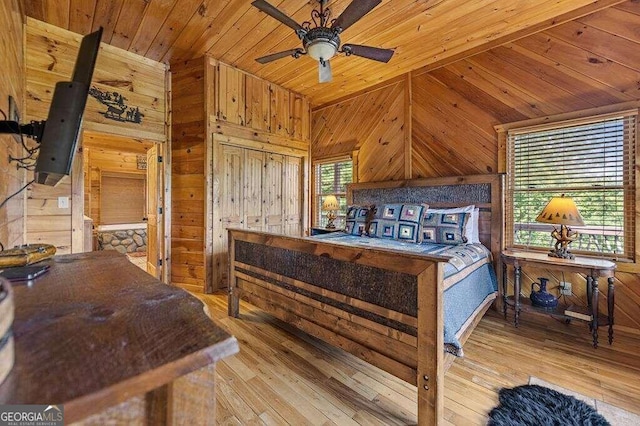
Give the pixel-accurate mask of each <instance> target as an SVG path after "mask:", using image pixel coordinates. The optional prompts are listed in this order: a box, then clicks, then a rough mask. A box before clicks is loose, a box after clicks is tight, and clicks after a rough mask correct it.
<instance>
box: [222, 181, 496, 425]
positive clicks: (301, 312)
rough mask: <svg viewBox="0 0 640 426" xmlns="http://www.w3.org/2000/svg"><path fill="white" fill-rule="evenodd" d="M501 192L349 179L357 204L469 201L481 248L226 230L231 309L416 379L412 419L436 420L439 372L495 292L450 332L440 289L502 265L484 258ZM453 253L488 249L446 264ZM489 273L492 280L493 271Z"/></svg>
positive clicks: (481, 184) (476, 186)
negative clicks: (246, 308)
mask: <svg viewBox="0 0 640 426" xmlns="http://www.w3.org/2000/svg"><path fill="white" fill-rule="evenodd" d="M501 193H502V177H501V176H499V175H476V176H460V177H448V178H431V179H415V180H407V181H390V182H379V183H364V184H353V185H350V187H349V190H348V193H347V199H348V203H349V204H357V205H371V204H375V205H382V204H385V203H387V204H388V203H422V202H427V203H428V204H429V206H430V207H432V208H450V207H461V206H465V205H469V204H473V205H475V206H477V207H478V208H479V220H478V224H479V240H480V242H481V243H482V245H483V246H484V247H486V249H485V248H482V246H480V245H475V244H473V245H468V246H469V247H466V246H449V248H447V247H444V248H443V247H433V246H435V245H433V246H432V247H427V246H431V245H430V244H413V243H402V244H400V243H399V242H395V243H384V242H382V241H381V240H379V239H377V238H366V237H354V236H347V235H341V234H340V233H333V234H325V235H323V236H320V237H299V238H296V237H287V236H283V235H276V234H269V233H263V232H257V231H247V230H229V315H231V316H235V317H237V316H238V315H239V299H240V298H242V299H244V300H247V301H248V302H250V303H252V304H254V305H256V306H257V307H259V308H261V309H263V310H265V311H266V312H268V313H270V314H272V315H274V316H275V317H277V318H279V319H281V320H282V321H285V322H287V323H289V324H292V325H294V326H295V327H297V328H299V329H301V330H303V331H305V332H307V333H309V334H311V335H313V336H316V337H318V338H320V339H322V340H324V341H326V342H327V343H329V344H332V345H334V346H337V347H340V348H342V349H344V350H346V351H348V352H350V353H352V354H354V355H356V356H358V357H359V358H361V359H363V360H365V361H367V362H369V363H371V364H373V365H375V366H377V367H379V368H381V369H383V370H385V371H387V372H389V373H391V374H393V375H395V376H397V377H399V378H401V379H402V380H405V381H407V382H409V383H412V384H414V385H416V386H417V389H418V424H420V425H427V424H437V423H438V422H439V421H440V420H442V418H443V401H444V399H443V389H444V383H443V380H444V373H445V371H446V369H447V368H448V366H449V365H450V364H451V363H452V362H453V361H454V359H455V356H456V355H461V351H462V347H463V344H464V342H465V341H466V339H467V338H468V336H469V334H470V333H471V332H472V330H473V328H474V327H475V325H476V324H477V323H478V322H479V321H480V319H481V318H482V316H483V314H484V313H485V312H486V310H487V309H488V308H489V307H490V306H491V303H492V301H493V299H494V297H495V293H494V292H492V291H488V292H487V293H488V294H486V295H485V296H484V297H482V296H480V297H481V299H482V300H481V301H480V302H478V304H477V306H473V307H471V308H468V309H467V310H469V309H470V310H471V311H472V312H471V315H470V316H469V317H468V318H463V319H459V320H458V323H459V326H460V327H459V328H457V326H455V325H454V326H453V328H452V329H450V330H448V331H447V327H449V326H447V327H445V309H446V310H449V309H450V305H451V303H455V302H451V300H449V299H450V298H449V297H448V296H447V293H446V291H447V290H449V289H454V290H455V289H456V287H457V286H458V284H456V285H453V284H452V282H454V281H455V282H457V281H461V282H464V281H465V278H469V277H471V276H473V275H474V274H478V275H479V274H481V273H482V274H484V275H483V276H486V274H489V275H491V274H492V273H493V271H494V270H499V269H498V268H495V264H494V265H493V266H494V267H493V268H492V267H491V266H490V265H491V263H492V262H494V263H495V261H497V260H499V258H500V256H499V253H500V250H501V245H502V239H501V235H502V226H503V223H504V221H503V218H502V208H501V206H502V205H501V199H502V197H501ZM403 244H404V245H405V246H406V245H408V244H410V245H409V246H408V247H402V245H403ZM462 249H464V250H462ZM456 250H457V251H465V250H469V251H470V253H475V254H474V255H473V257H477V258H480V257H482V253H484V254H486V255H491V256H488V257H485V260H484V261H482V260H478V259H475V260H476V261H477V262H470V264H469V265H460V264H459V265H458V267H452V264H451V263H449V260H450V259H451V255H452V253H451V252H452V251H456ZM467 255H469V253H467ZM491 259H493V260H491ZM471 269H472V270H471ZM482 270H485V271H484V272H482ZM465 274H466V275H465ZM455 275H462V276H463V277H462V279H460V276H458V277H454V276H455ZM491 279H492V280H493V284H495V276H493V277H492V278H491ZM469 280H470V279H467V280H466V281H469ZM459 292H460V293H465V292H466V290H464V289H462V290H459ZM445 332H446V334H447V340H448V341H447V344H445ZM452 337H453V339H452Z"/></svg>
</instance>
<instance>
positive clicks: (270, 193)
mask: <svg viewBox="0 0 640 426" xmlns="http://www.w3.org/2000/svg"><path fill="white" fill-rule="evenodd" d="M266 156H267V163H266V164H265V175H264V183H265V190H264V191H263V194H265V195H266V203H265V215H266V222H267V228H266V231H268V232H274V233H277V234H281V233H283V231H284V209H283V205H282V185H283V175H284V156H283V155H278V154H269V153H267V154H266Z"/></svg>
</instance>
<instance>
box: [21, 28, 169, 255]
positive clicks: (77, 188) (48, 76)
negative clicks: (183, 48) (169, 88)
mask: <svg viewBox="0 0 640 426" xmlns="http://www.w3.org/2000/svg"><path fill="white" fill-rule="evenodd" d="M25 32H26V36H25V39H26V50H25V51H26V57H25V65H26V98H27V99H26V118H27V119H28V120H42V119H46V116H47V113H48V109H49V104H50V102H51V97H52V94H53V87H54V86H55V83H56V82H58V81H66V80H69V79H70V78H71V74H72V72H73V66H74V64H75V59H76V55H77V50H78V46H79V43H80V40H81V38H82V36H81V35H79V34H76V33H73V32H71V31H67V30H64V29H61V28H58V27H55V26H53V25H50V24H47V23H44V22H41V21H37V20H35V19H32V18H27V20H26V26H25ZM166 72H167V67H166V65H164V64H161V63H159V62H154V61H151V60H149V59H147V58H144V57H142V56H138V55H136V54H133V53H130V52H127V51H124V50H121V49H118V48H115V47H112V46H109V45H105V44H104V43H103V44H102V45H101V47H100V53H99V55H98V60H97V62H96V68H95V71H94V77H93V85H94V86H95V87H97V88H99V89H100V90H102V91H104V92H118V93H119V94H121V95H123V96H124V97H125V98H126V103H127V104H128V105H129V106H133V107H138V108H139V109H140V112H141V113H142V114H143V117H142V123H141V124H136V123H131V122H123V121H115V120H111V119H107V118H106V117H105V116H104V112H105V111H106V110H107V107H106V106H104V105H102V104H101V103H99V102H98V101H97V100H96V99H95V98H93V97H91V96H89V97H88V99H87V107H86V109H85V114H84V120H83V129H84V130H91V131H92V132H94V133H95V134H103V135H112V136H113V138H114V139H118V138H120V137H123V136H124V137H126V138H128V139H129V140H130V143H131V144H132V146H133V147H135V146H136V145H137V144H139V143H141V141H142V140H143V139H145V140H149V141H153V142H165V141H166V140H167V135H166V122H167V120H166V113H167V111H166V87H165V83H166V78H165V77H166ZM81 149H82V140H81V141H80V144H79V151H78V153H79V152H81ZM133 149H135V148H133ZM83 162H84V158H83V155H76V158H75V160H74V170H75V171H77V172H78V173H82V170H83ZM72 181H74V185H73V187H74V188H72ZM83 181H84V179H83V176H82V175H81V176H80V177H76V178H75V180H74V177H73V172H72V176H70V177H65V178H63V179H62V180H61V181H60V183H59V184H58V185H57V186H56V187H55V188H51V187H47V186H42V185H33V186H32V187H31V188H30V189H29V191H28V201H27V241H28V242H30V243H36V242H44V243H49V244H53V245H55V246H56V247H57V249H58V253H59V254H64V253H70V252H72V251H74V252H75V251H82V246H81V245H79V244H75V247H76V248H74V246H73V244H72V243H73V242H74V241H75V242H79V241H81V239H79V238H77V237H75V238H74V235H79V234H81V233H82V229H81V227H79V226H77V225H78V224H77V223H75V224H74V223H72V212H74V211H76V212H77V211H78V210H79V212H80V213H79V214H80V215H82V212H83V211H84V207H83V205H84V196H83ZM58 197H68V198H69V200H70V202H69V208H63V209H62V208H58ZM76 216H77V214H76ZM76 216H74V217H76Z"/></svg>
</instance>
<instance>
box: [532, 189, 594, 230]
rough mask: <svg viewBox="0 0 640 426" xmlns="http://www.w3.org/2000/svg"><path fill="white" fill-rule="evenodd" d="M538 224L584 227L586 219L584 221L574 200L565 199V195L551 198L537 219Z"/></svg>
mask: <svg viewBox="0 0 640 426" xmlns="http://www.w3.org/2000/svg"><path fill="white" fill-rule="evenodd" d="M536 222H542V223H553V224H557V225H570V226H583V225H584V219H582V215H580V212H579V211H578V206H576V203H575V202H574V201H573V198H571V197H565V196H564V194H562V196H560V197H553V198H551V200H550V201H549V203H547V205H546V206H545V208H544V209H542V212H541V213H540V214H539V215H538V217H537V218H536Z"/></svg>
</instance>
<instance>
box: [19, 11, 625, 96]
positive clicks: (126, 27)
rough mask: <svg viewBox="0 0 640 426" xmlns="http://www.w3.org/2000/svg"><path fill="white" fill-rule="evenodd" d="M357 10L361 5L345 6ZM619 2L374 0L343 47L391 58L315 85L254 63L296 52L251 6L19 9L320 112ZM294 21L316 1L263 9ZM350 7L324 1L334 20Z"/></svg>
mask: <svg viewBox="0 0 640 426" xmlns="http://www.w3.org/2000/svg"><path fill="white" fill-rule="evenodd" d="M353 1H360V0H353ZM622 1H623V0H600V1H595V0H570V1H566V0H565V1H558V0H536V1H530V0H474V1H468V0H393V1H391V0H382V3H381V4H380V5H378V6H377V7H376V8H375V9H373V11H371V12H370V13H369V14H367V15H366V16H365V17H364V18H362V19H361V20H360V21H359V22H357V23H356V24H354V25H353V26H351V27H350V28H348V29H347V30H346V31H345V32H344V33H343V34H342V36H341V38H342V42H343V43H345V42H347V43H353V44H365V45H370V46H375V47H383V48H391V49H394V50H395V54H394V56H393V58H392V59H391V61H389V63H387V64H384V63H379V62H374V61H371V60H367V59H363V58H359V57H355V56H351V57H344V56H340V57H337V58H334V59H333V60H332V61H331V63H332V68H333V81H332V82H331V83H324V84H320V83H318V70H317V63H316V62H315V61H313V60H312V59H311V58H310V57H308V56H303V57H301V58H299V59H294V58H291V57H286V58H284V59H280V60H278V61H275V62H272V63H270V64H267V65H261V64H259V63H257V62H256V61H255V58H258V57H261V56H264V55H268V54H270V53H276V52H280V51H283V50H288V49H293V48H296V47H299V46H300V40H299V39H298V37H297V36H296V34H295V33H294V31H293V30H292V29H291V28H289V27H287V26H285V25H283V24H281V23H279V22H278V21H276V20H275V19H273V18H271V17H269V16H267V15H266V14H264V13H262V12H260V11H259V10H257V9H256V8H254V7H252V6H251V1H250V0H226V1H223V0H24V6H25V11H26V14H27V15H28V16H31V17H33V18H35V19H39V20H42V21H45V22H48V23H50V24H53V25H56V26H58V27H62V28H65V29H69V30H71V31H74V32H76V33H80V34H86V33H89V32H91V31H92V30H95V29H97V28H98V27H99V26H102V27H104V29H105V32H104V36H103V41H104V42H106V43H108V44H111V45H113V46H116V47H119V48H122V49H126V50H129V51H131V52H134V53H137V54H140V55H143V56H145V57H147V58H150V59H153V60H156V61H162V62H166V63H168V64H171V63H175V62H177V61H182V60H186V59H191V58H196V57H199V56H202V55H203V54H209V55H211V56H213V57H214V58H216V59H219V60H221V61H223V62H225V63H227V64H230V65H233V66H236V67H238V68H240V69H242V70H244V71H247V72H250V73H252V74H255V75H257V76H259V77H262V78H265V79H267V80H269V81H271V82H274V83H277V84H279V85H281V86H284V87H286V88H289V89H292V90H295V91H297V92H300V93H302V94H304V95H306V96H308V97H309V98H310V100H311V102H312V103H313V104H314V105H322V104H325V103H327V102H331V101H334V100H336V99H340V98H343V97H345V96H348V95H350V94H353V93H354V92H358V91H361V90H363V89H365V88H367V87H371V86H374V85H376V84H378V83H380V82H382V81H385V80H388V79H390V78H393V77H396V76H399V75H402V74H405V73H407V72H409V71H412V70H416V69H422V70H425V69H435V68H438V67H440V66H442V65H446V64H448V63H451V62H453V61H456V60H459V59H462V58H465V57H468V56H470V55H473V54H475V53H478V52H481V51H484V50H487V49H490V48H492V47H495V46H498V45H502V44H504V43H507V42H510V41H513V40H516V39H519V38H522V37H524V36H526V35H529V34H532V33H536V32H539V31H542V30H544V29H545V28H548V27H551V26H554V25H558V24H560V23H562V22H566V21H567V20H571V19H574V18H577V17H580V16H584V15H587V14H590V13H592V12H594V11H597V10H600V9H602V8H605V7H608V6H611V5H613V4H617V3H621V2H622ZM269 2H270V3H271V4H272V5H274V6H276V7H278V8H279V9H281V10H282V11H283V12H285V13H286V14H288V15H289V16H291V17H292V18H293V19H294V20H295V21H297V22H302V21H306V20H310V13H311V10H312V9H313V8H314V7H316V6H317V5H318V3H317V1H316V0H269ZM349 3H351V0H329V1H328V2H327V7H329V8H330V9H331V11H332V12H333V14H332V15H333V17H337V16H338V15H339V14H340V13H341V12H342V11H343V10H344V9H345V8H346V7H347V5H349Z"/></svg>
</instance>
